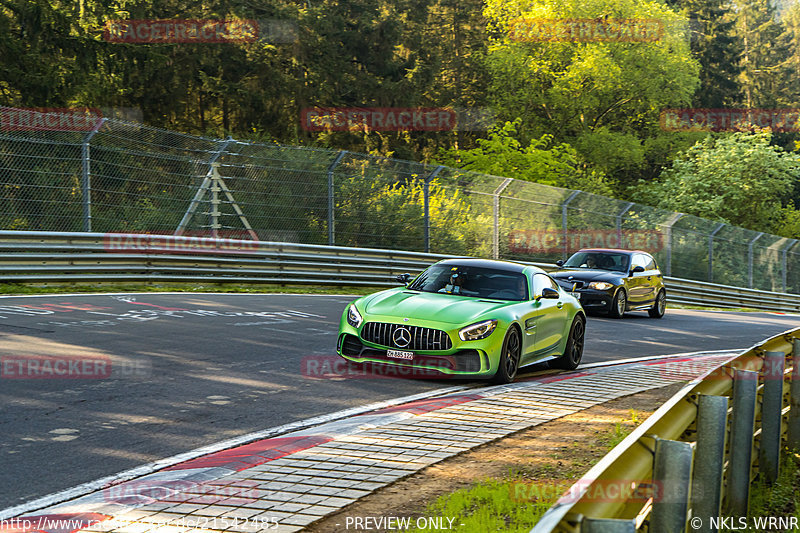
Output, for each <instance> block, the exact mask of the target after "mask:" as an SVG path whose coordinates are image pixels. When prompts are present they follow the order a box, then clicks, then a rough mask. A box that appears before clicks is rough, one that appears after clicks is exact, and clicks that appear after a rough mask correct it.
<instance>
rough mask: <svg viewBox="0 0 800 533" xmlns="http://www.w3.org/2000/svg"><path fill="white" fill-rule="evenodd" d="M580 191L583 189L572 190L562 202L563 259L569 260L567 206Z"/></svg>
mask: <svg viewBox="0 0 800 533" xmlns="http://www.w3.org/2000/svg"><path fill="white" fill-rule="evenodd" d="M580 193H581V191H572V194H570V195H569V197H568V198H567V199H566V200H564V203H563V204H561V229H562V230H563V232H564V252H563V254H562V257H561V259H563V260H564V261H566V260H567V254H568V253H569V236H568V235H567V222H568V221H567V206H568V205H569V203H570V202H571V201H572V200H573V199H574V198H575V197H576V196H578V195H579V194H580Z"/></svg>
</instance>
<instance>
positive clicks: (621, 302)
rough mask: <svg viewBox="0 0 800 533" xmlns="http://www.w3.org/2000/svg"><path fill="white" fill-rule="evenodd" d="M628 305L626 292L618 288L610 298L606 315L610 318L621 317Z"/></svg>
mask: <svg viewBox="0 0 800 533" xmlns="http://www.w3.org/2000/svg"><path fill="white" fill-rule="evenodd" d="M627 307H628V293H626V292H625V289H619V290H618V291H617V293H616V294H615V295H614V298H613V299H612V300H611V309H609V310H608V316H610V317H611V318H622V315H624V314H625V311H626V310H627Z"/></svg>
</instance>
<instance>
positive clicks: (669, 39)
mask: <svg viewBox="0 0 800 533" xmlns="http://www.w3.org/2000/svg"><path fill="white" fill-rule="evenodd" d="M485 13H486V15H487V17H488V19H489V21H490V24H491V25H492V28H493V29H494V31H495V38H494V39H493V41H492V43H491V44H490V46H489V52H488V57H487V64H488V68H489V72H490V74H491V77H492V78H491V87H490V94H491V99H492V103H493V105H494V107H495V108H496V109H497V110H498V115H499V117H500V118H501V119H504V120H510V119H513V118H516V117H520V118H521V119H522V127H521V128H520V129H521V132H520V133H521V136H522V138H523V139H535V138H539V137H541V135H543V134H546V133H547V134H552V135H553V138H554V140H555V141H556V142H566V143H569V144H571V145H573V146H575V147H581V148H583V147H591V148H592V150H593V151H595V152H596V151H602V148H601V149H599V150H598V149H596V146H597V145H596V144H595V142H596V141H598V140H599V141H602V142H607V143H608V145H609V146H610V147H612V148H613V147H615V146H620V145H626V144H627V145H630V144H631V143H630V136H631V135H632V136H634V137H635V140H636V142H637V143H641V141H642V139H643V138H645V137H647V136H649V135H650V134H652V133H654V132H657V131H658V129H659V128H658V123H659V114H660V111H661V110H662V109H664V108H668V107H682V106H685V105H688V104H689V103H690V101H691V98H692V95H693V94H694V91H695V88H696V87H697V85H698V83H699V78H698V71H699V65H698V63H697V61H696V60H695V59H693V58H692V56H691V53H690V50H689V45H688V43H687V41H686V39H685V33H684V29H685V28H686V25H687V19H686V17H685V16H682V15H680V14H678V13H676V12H675V11H673V10H671V9H669V8H668V7H667V6H665V5H664V4H662V3H660V2H656V1H654V0H647V1H642V2H640V1H638V0H597V1H595V2H592V3H586V2H583V1H581V0H569V1H567V2H560V1H556V0H534V1H533V2H531V3H526V4H524V5H522V4H520V3H517V2H512V1H510V0H488V2H487V7H486V10H485ZM531 18H533V19H539V20H547V21H563V20H577V19H580V20H587V19H591V20H598V19H599V20H603V19H604V18H610V19H627V20H637V21H644V20H648V21H653V20H655V21H658V24H659V25H660V27H661V28H662V29H663V34H662V35H661V37H660V38H659V39H657V40H649V41H648V39H644V42H640V41H627V42H626V41H620V42H602V41H596V42H575V41H566V40H560V41H555V42H553V41H546V42H538V41H526V40H524V39H520V38H517V36H516V34H514V33H513V32H512V31H511V30H512V29H513V28H515V27H516V26H515V24H516V25H517V26H518V25H519V21H520V20H526V19H531ZM552 23H553V24H556V23H557V22H552ZM596 131H597V132H599V131H602V135H600V136H599V137H598V136H596V135H593V133H594V132H596ZM581 148H579V151H580V150H581ZM639 151H640V149H639V150H637V152H639ZM582 156H583V158H584V159H585V160H587V161H596V160H597V158H596V157H594V155H593V154H589V153H583V152H582ZM610 170H611V172H612V175H611V176H610V178H612V181H620V182H622V183H625V182H628V181H630V180H631V179H632V178H633V179H635V177H636V176H637V174H638V173H639V172H642V170H641V169H637V172H633V173H631V172H630V169H629V168H624V167H617V168H613V169H610Z"/></svg>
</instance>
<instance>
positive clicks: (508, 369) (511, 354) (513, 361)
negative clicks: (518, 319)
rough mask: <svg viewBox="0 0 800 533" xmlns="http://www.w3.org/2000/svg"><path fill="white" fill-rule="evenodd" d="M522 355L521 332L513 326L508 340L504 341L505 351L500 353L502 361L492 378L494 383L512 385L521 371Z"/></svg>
mask: <svg viewBox="0 0 800 533" xmlns="http://www.w3.org/2000/svg"><path fill="white" fill-rule="evenodd" d="M521 355H522V339H521V337H520V335H519V330H518V329H517V328H516V327H514V326H511V327H510V328H508V333H506V338H505V340H504V341H503V349H502V351H501V352H500V361H498V364H497V372H496V373H495V375H494V377H493V378H492V380H491V381H492V383H495V384H498V385H504V384H506V383H511V382H512V381H514V378H515V377H516V376H517V370H519V360H520V356H521Z"/></svg>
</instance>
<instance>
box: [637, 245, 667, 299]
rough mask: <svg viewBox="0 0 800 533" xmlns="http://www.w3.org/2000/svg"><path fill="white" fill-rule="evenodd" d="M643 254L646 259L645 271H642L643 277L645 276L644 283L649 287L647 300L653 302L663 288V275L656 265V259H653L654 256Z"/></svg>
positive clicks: (646, 295) (646, 293)
mask: <svg viewBox="0 0 800 533" xmlns="http://www.w3.org/2000/svg"><path fill="white" fill-rule="evenodd" d="M642 255H643V256H644V259H645V265H644V270H645V271H644V272H643V273H642V277H643V278H645V281H644V283H645V286H646V288H647V290H646V292H645V301H646V302H652V301H653V300H655V298H656V295H657V294H658V291H659V289H660V288H661V284H662V282H663V276H662V275H661V271H660V270H659V269H658V265H656V260H655V259H653V256H651V255H650V254H642Z"/></svg>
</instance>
